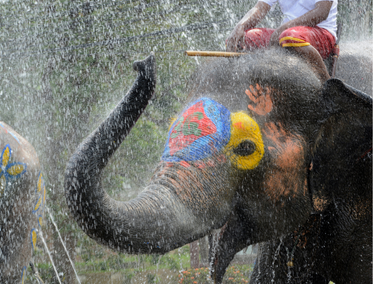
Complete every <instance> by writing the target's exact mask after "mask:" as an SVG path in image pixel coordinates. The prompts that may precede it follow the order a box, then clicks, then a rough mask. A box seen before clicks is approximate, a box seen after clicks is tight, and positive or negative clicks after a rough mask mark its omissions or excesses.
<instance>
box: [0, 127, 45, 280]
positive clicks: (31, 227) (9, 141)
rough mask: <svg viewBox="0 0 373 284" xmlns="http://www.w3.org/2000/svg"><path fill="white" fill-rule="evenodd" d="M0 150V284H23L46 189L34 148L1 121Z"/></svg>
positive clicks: (42, 212)
mask: <svg viewBox="0 0 373 284" xmlns="http://www.w3.org/2000/svg"><path fill="white" fill-rule="evenodd" d="M0 151H1V157H0V163H1V168H0V283H9V284H13V283H24V280H25V278H26V270H27V267H28V265H29V263H30V261H31V257H32V252H33V251H34V249H35V246H36V242H37V238H38V232H39V229H40V227H41V225H42V220H43V216H44V205H45V198H46V188H45V183H44V178H43V175H42V173H41V168H40V164H39V158H38V155H37V154H36V151H35V149H34V148H33V146H32V145H31V144H30V143H29V142H28V141H27V140H26V139H25V138H23V137H22V136H21V135H19V134H18V133H17V132H16V131H15V130H14V129H12V128H11V127H10V126H9V125H7V124H6V123H4V122H0ZM38 281H39V280H38Z"/></svg>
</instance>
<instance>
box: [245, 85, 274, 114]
mask: <svg viewBox="0 0 373 284" xmlns="http://www.w3.org/2000/svg"><path fill="white" fill-rule="evenodd" d="M271 93H272V89H271V88H270V87H266V88H265V90H264V89H263V88H262V87H261V86H260V85H259V84H256V87H255V88H254V86H253V85H250V87H249V89H247V90H246V91H245V94H246V95H247V96H248V97H249V99H250V100H251V101H252V103H250V104H249V105H248V106H247V107H248V108H249V109H250V110H252V111H253V112H255V113H257V114H259V115H266V114H268V113H270V112H271V111H272V108H273V102H272V99H271V95H270V94H271Z"/></svg>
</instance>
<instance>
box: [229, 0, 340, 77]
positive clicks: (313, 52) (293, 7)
mask: <svg viewBox="0 0 373 284" xmlns="http://www.w3.org/2000/svg"><path fill="white" fill-rule="evenodd" d="M277 1H278V2H279V5H280V8H281V11H282V13H283V14H284V19H283V22H282V24H281V26H280V27H278V28H277V29H269V28H256V26H257V24H258V23H259V22H260V21H261V20H262V19H263V18H264V17H265V15H266V14H267V13H268V11H269V10H270V9H271V7H272V6H273V5H274V4H275V3H276V2H277ZM337 5H338V0H292V1H288V0H259V1H258V2H257V3H256V5H255V6H254V7H253V8H252V9H251V10H250V11H249V12H248V13H247V14H246V15H245V16H244V17H243V18H242V19H241V20H240V21H239V22H238V23H237V25H236V26H235V28H234V29H233V31H232V32H231V33H230V35H229V36H228V38H227V40H226V46H227V51H237V50H241V49H247V50H254V49H258V48H266V47H269V46H276V45H280V46H281V47H283V48H286V49H288V50H291V51H293V52H295V53H296V54H298V55H299V56H301V57H303V58H304V59H306V60H307V62H308V63H309V64H311V66H312V67H313V68H314V69H315V71H316V72H317V74H319V77H320V79H321V80H322V81H326V80H328V79H330V76H329V73H328V70H327V68H326V66H325V64H324V62H323V59H327V58H328V57H329V56H330V54H331V52H332V51H333V48H334V45H335V43H336V39H337V33H336V32H337Z"/></svg>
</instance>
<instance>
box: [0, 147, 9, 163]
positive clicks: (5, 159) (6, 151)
mask: <svg viewBox="0 0 373 284" xmlns="http://www.w3.org/2000/svg"><path fill="white" fill-rule="evenodd" d="M9 158H10V148H9V147H6V148H5V149H4V152H3V160H2V161H1V165H2V166H3V167H6V166H7V165H8V162H9Z"/></svg>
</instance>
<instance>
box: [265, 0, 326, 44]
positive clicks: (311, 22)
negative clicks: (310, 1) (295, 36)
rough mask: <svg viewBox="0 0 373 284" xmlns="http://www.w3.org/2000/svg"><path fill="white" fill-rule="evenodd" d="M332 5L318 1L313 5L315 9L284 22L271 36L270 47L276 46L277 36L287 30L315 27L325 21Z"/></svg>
mask: <svg viewBox="0 0 373 284" xmlns="http://www.w3.org/2000/svg"><path fill="white" fill-rule="evenodd" d="M332 5H333V1H319V2H316V4H315V9H313V10H311V11H309V12H307V13H306V14H304V15H302V16H300V17H298V18H296V19H294V20H291V21H289V22H286V23H285V24H283V25H281V26H280V27H279V28H278V29H276V30H275V31H274V32H273V34H272V36H271V43H270V44H271V45H278V44H279V42H278V41H279V36H280V34H281V33H282V32H283V31H284V30H287V29H288V28H291V27H296V26H309V27H315V26H316V25H317V24H318V23H321V22H322V21H324V20H326V19H327V18H328V15H329V11H330V8H331V7H332Z"/></svg>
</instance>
